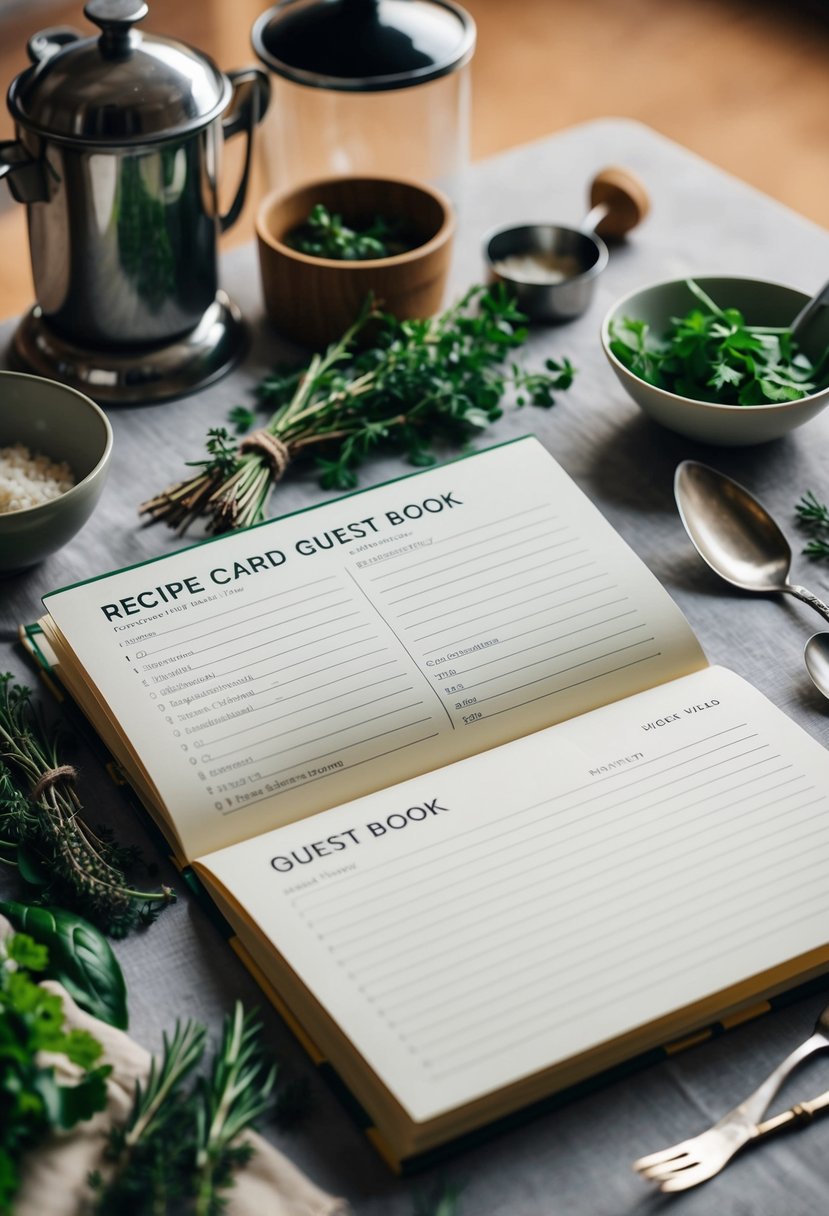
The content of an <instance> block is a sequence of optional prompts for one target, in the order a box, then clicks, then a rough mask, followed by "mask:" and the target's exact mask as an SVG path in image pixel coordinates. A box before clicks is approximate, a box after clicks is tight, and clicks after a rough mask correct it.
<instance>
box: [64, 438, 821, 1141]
mask: <svg viewBox="0 0 829 1216" xmlns="http://www.w3.org/2000/svg"><path fill="white" fill-rule="evenodd" d="M44 602H45V605H46V608H47V612H48V615H47V616H46V617H45V618H44V619H43V621H42V622H41V625H42V627H43V630H44V633H45V636H46V639H47V641H48V645H49V646H50V647H51V649H52V650H53V651H54V659H55V668H56V671H57V674H58V675H59V677H60V679H61V681H62V682H63V684H64V685H65V686H66V687H67V688H68V690H69V691H70V692H71V694H72V695H73V697H74V698H75V699H76V700H77V701H78V703H79V704H80V705H81V707H82V708H83V710H84V711H85V713H86V714H87V716H88V717H89V718H90V719H91V721H92V722H93V724H94V726H95V728H96V730H97V731H98V732H99V733H100V735H101V736H102V737H103V739H104V741H105V742H106V744H107V745H108V747H109V748H110V749H111V751H112V752H113V754H114V755H115V757H116V758H117V759H118V761H119V762H120V764H121V766H122V767H123V769H124V770H125V772H126V774H127V775H128V777H129V779H130V781H131V782H132V784H133V785H134V787H135V789H136V791H137V792H138V794H139V795H140V797H141V799H142V801H143V802H144V804H145V805H146V807H147V809H148V810H149V812H150V813H151V814H152V816H153V817H154V818H155V820H156V822H157V823H158V824H159V825H160V827H161V829H162V830H163V831H164V833H165V834H166V835H167V837H168V839H169V840H170V842H171V844H172V846H173V848H174V850H175V852H176V854H177V856H178V858H179V860H180V861H181V862H182V863H189V864H193V865H194V867H195V869H196V870H197V872H198V874H199V876H200V878H201V879H202V881H203V883H204V884H205V886H206V887H207V888H208V890H209V891H210V893H211V895H212V897H213V898H214V900H215V901H216V903H217V904H218V906H219V907H220V909H221V911H222V912H223V913H224V915H225V917H226V918H227V919H228V920H229V922H230V923H231V925H232V926H233V929H234V931H235V933H236V934H237V935H238V939H239V942H240V943H241V947H242V948H243V950H244V952H245V954H246V956H247V957H248V959H249V960H250V961H251V963H252V965H253V967H254V968H255V969H256V970H257V971H258V972H259V973H260V974H261V975H262V976H263V977H264V980H265V982H266V983H267V984H268V985H269V986H271V987H272V988H273V989H274V990H275V991H276V993H278V996H279V999H280V1000H281V1001H282V1002H283V1003H284V1005H285V1006H287V1008H288V1009H289V1010H290V1011H291V1013H292V1015H293V1017H294V1018H295V1019H296V1021H297V1022H298V1023H299V1024H300V1025H301V1026H302V1027H303V1028H304V1030H305V1032H306V1033H307V1034H308V1035H309V1036H310V1038H311V1039H312V1040H313V1041H314V1042H315V1043H316V1044H317V1045H318V1046H319V1048H320V1050H321V1051H322V1052H324V1053H325V1055H326V1057H327V1058H328V1059H329V1060H330V1061H331V1063H332V1065H333V1067H334V1068H335V1069H336V1071H337V1072H338V1074H339V1075H340V1077H341V1078H342V1079H343V1081H344V1082H345V1084H346V1085H347V1086H348V1087H349V1088H350V1089H351V1090H352V1091H353V1093H354V1094H355V1095H356V1097H357V1098H358V1099H359V1101H360V1103H361V1104H362V1106H363V1107H364V1108H365V1110H366V1111H367V1113H368V1115H369V1116H370V1118H371V1120H372V1122H373V1123H374V1125H375V1127H376V1129H377V1133H376V1134H377V1136H378V1137H379V1138H380V1139H381V1140H382V1143H383V1145H384V1147H385V1150H386V1151H387V1153H388V1155H389V1156H391V1157H392V1158H394V1159H396V1160H403V1159H406V1158H410V1157H413V1156H415V1155H417V1154H420V1153H424V1152H426V1151H428V1150H430V1149H434V1148H435V1147H436V1146H438V1145H441V1144H443V1143H445V1142H447V1141H450V1140H452V1139H454V1138H456V1137H459V1136H461V1135H464V1134H465V1133H468V1132H471V1131H472V1130H474V1129H476V1128H478V1127H480V1126H481V1125H483V1124H485V1123H488V1122H490V1121H492V1120H494V1119H497V1118H500V1117H502V1116H505V1115H508V1114H509V1113H511V1112H514V1111H516V1110H518V1109H519V1108H521V1107H523V1106H524V1105H526V1104H528V1103H530V1102H533V1101H536V1100H538V1099H540V1098H543V1097H545V1096H548V1095H550V1094H552V1093H554V1092H556V1091H558V1090H560V1089H562V1088H564V1087H566V1086H569V1085H572V1084H574V1083H576V1082H578V1081H580V1080H583V1079H584V1078H586V1077H587V1076H589V1075H590V1074H593V1073H596V1072H598V1071H600V1070H602V1069H605V1068H608V1067H610V1066H612V1065H614V1064H617V1063H619V1062H621V1061H622V1060H624V1059H626V1058H629V1057H631V1056H633V1055H637V1054H639V1053H641V1052H643V1051H645V1050H646V1049H648V1048H650V1047H653V1046H655V1045H657V1044H659V1043H662V1042H665V1041H667V1040H668V1039H670V1038H672V1037H676V1036H677V1035H679V1034H684V1033H686V1032H690V1031H692V1030H694V1029H695V1028H697V1027H699V1026H701V1025H703V1024H706V1023H709V1022H711V1021H712V1020H713V1019H714V1018H715V1017H719V1016H724V1015H727V1014H729V1015H730V1014H735V1013H737V1012H739V1011H740V1010H741V1009H744V1008H746V1007H747V1006H748V1005H750V1004H752V1003H754V1002H756V1001H757V999H759V998H766V997H769V996H772V995H774V994H775V993H777V992H780V991H782V990H783V989H785V988H787V987H791V986H792V985H793V984H795V983H797V982H800V981H802V980H805V979H808V978H811V977H812V976H814V975H816V974H818V973H819V972H820V971H821V970H822V969H824V968H826V967H827V966H829V948H828V947H827V940H829V931H827V925H829V887H828V886H827V884H826V882H825V875H826V873H827V869H828V868H829V815H827V810H829V805H827V804H828V803H829V798H827V793H826V791H827V790H829V758H828V757H827V755H826V753H825V752H824V751H823V749H822V748H821V747H820V746H819V745H818V744H817V743H815V742H814V741H813V740H812V739H810V738H809V737H808V736H807V735H806V734H805V732H803V731H802V730H800V728H798V727H797V726H795V725H794V724H793V723H792V722H791V721H789V720H788V719H787V718H786V717H785V716H784V715H783V714H781V713H780V712H779V711H778V710H777V709H775V708H774V707H773V706H772V705H771V704H770V703H769V702H768V701H766V700H765V698H764V697H762V696H761V695H760V694H759V693H758V692H756V691H755V690H754V689H752V688H751V687H750V686H749V685H747V684H746V683H744V682H743V681H742V680H740V679H739V678H738V677H737V676H735V675H733V674H731V673H730V672H727V671H724V670H723V669H720V668H711V667H708V666H707V665H706V660H705V657H704V655H703V653H702V651H701V649H700V647H699V645H698V643H697V642H696V640H695V639H694V636H693V634H692V633H691V631H690V629H689V627H688V625H687V623H686V621H685V620H684V618H683V617H682V615H681V613H680V612H679V610H678V609H677V608H676V606H675V605H674V604H673V602H672V601H671V599H670V598H669V597H668V595H667V593H666V592H665V591H664V590H663V589H662V588H661V587H660V585H659V584H658V583H657V581H656V580H655V579H654V577H653V576H652V575H651V574H650V573H649V571H648V570H647V569H646V568H645V567H644V565H643V564H642V563H641V562H640V561H639V559H638V558H637V557H636V556H635V554H633V553H632V552H631V550H630V549H629V548H628V547H627V546H626V545H625V543H624V542H623V541H622V540H621V538H620V537H619V536H618V535H617V534H616V533H615V532H614V531H613V529H612V528H611V527H610V526H609V525H608V524H607V522H606V521H605V520H604V519H603V518H602V516H601V515H600V514H599V513H598V511H597V510H596V509H595V508H594V507H593V506H592V505H591V503H590V502H589V501H588V500H587V499H586V498H585V497H584V496H583V495H582V493H581V492H580V491H579V490H578V489H577V488H576V486H575V485H574V484H573V483H572V482H571V481H570V480H569V478H568V477H567V476H566V475H565V474H564V473H563V472H562V470H561V469H560V468H559V467H558V465H557V464H556V463H555V461H553V459H552V458H551V457H550V456H549V455H548V454H547V453H546V452H545V451H544V449H543V448H542V447H541V445H540V444H539V443H538V442H537V441H536V440H534V439H531V438H527V439H522V440H518V441H516V442H513V443H510V444H506V445H503V446H501V447H498V448H493V449H490V450H488V451H485V452H482V453H479V454H477V455H475V456H471V457H466V458H464V459H461V460H459V461H455V462H454V463H451V464H447V465H444V466H442V467H440V468H436V469H432V470H429V471H428V472H423V473H418V474H414V475H412V476H411V477H407V478H402V479H400V480H398V481H395V482H391V483H389V484H387V485H383V486H380V487H377V488H375V489H372V490H367V491H364V492H362V493H359V494H354V495H351V496H349V497H347V498H344V499H340V500H337V501H335V502H329V503H327V504H325V505H324V506H320V507H316V508H314V509H312V510H308V511H304V512H300V513H298V514H296V515H292V516H289V517H286V518H284V519H279V520H274V521H272V522H270V523H267V524H264V525H260V526H259V527H257V528H253V529H250V530H248V531H247V532H243V533H239V534H235V535H231V536H228V537H224V538H221V539H219V540H215V541H210V542H207V543H205V544H201V545H197V546H195V547H194V548H191V549H187V550H184V551H182V552H179V553H175V554H173V555H171V556H169V557H163V558H159V559H158V560H156V561H152V562H148V563H145V564H143V565H140V566H136V567H133V568H131V569H127V570H122V571H119V572H117V573H114V574H108V575H105V576H102V577H101V578H98V579H92V580H90V581H88V582H85V583H81V584H79V585H76V586H74V587H69V588H66V589H64V590H62V591H56V592H54V593H52V594H50V595H48V596H46V597H45V601H44ZM772 888H773V890H774V899H773V900H771V899H769V898H768V895H767V892H768V891H769V890H770V889H772ZM608 991H609V992H612V994H613V1000H612V1001H608V1000H606V999H605V994H606V993H607V992H608Z"/></svg>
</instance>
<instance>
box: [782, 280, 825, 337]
mask: <svg viewBox="0 0 829 1216" xmlns="http://www.w3.org/2000/svg"><path fill="white" fill-rule="evenodd" d="M827 307H829V283H824V284H823V286H822V287H821V289H820V291H816V292H815V294H814V295H813V296H812V298H811V300H808V301H807V303H805V304H804V305H803V307H802V308H801V310H800V312H799V313H798V314H797V316H796V317H795V319H794V320H793V321H792V323H791V325H790V326H789V328H790V329H791V331H792V337H793V338H798V339H799V338H800V335H801V334H802V333H803V331H804V329H807V328H808V327H809V326H810V325H811V323H812V321H813V320H814V318H815V317H816V316H817V314H818V313H819V312H820V310H821V309H822V308H827Z"/></svg>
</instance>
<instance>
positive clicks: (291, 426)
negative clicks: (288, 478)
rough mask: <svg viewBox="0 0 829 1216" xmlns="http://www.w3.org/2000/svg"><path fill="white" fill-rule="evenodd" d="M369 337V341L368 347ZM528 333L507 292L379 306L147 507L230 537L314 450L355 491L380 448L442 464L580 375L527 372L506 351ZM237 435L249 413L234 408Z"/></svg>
mask: <svg viewBox="0 0 829 1216" xmlns="http://www.w3.org/2000/svg"><path fill="white" fill-rule="evenodd" d="M365 338H370V341H369V342H368V345H364V346H362V347H361V346H360V340H362V339H365ZM526 338H527V328H526V318H525V317H524V315H523V314H522V313H521V312H520V311H519V310H518V309H517V307H516V305H515V302H514V300H513V299H512V297H511V296H510V295H509V294H508V293H507V292H506V291H505V290H503V289H502V288H501V287H500V286H499V287H497V288H495V289H493V290H491V291H490V290H487V289H485V288H483V287H475V288H472V290H470V291H469V292H467V294H466V295H465V296H464V297H463V299H462V300H460V302H459V303H457V304H455V305H454V306H453V307H451V308H449V309H447V310H446V311H445V312H443V313H441V314H440V315H439V316H436V317H433V318H430V319H427V320H413V321H398V320H396V319H395V318H394V317H391V316H389V315H388V314H386V313H384V312H382V311H380V310H379V309H378V308H377V307H375V306H374V305H373V304H371V302H369V303H368V304H367V305H366V307H365V308H364V309H363V311H362V313H361V314H360V316H359V317H358V318H357V320H356V321H355V322H354V324H353V325H352V326H351V328H350V329H349V330H348V331H347V332H346V333H345V334H344V335H343V336H342V338H341V339H340V340H339V341H338V342H336V343H333V344H332V345H331V346H329V347H328V349H327V350H326V351H325V352H324V353H322V354H317V355H315V356H314V357H313V358H312V359H311V361H310V363H309V364H308V366H307V367H306V368H304V369H302V370H301V371H299V372H296V371H294V372H288V373H285V374H283V373H274V374H273V375H271V376H269V377H267V378H266V379H265V380H264V381H263V382H262V384H261V385H260V386H259V388H258V390H257V395H258V397H259V399H260V402H261V403H262V405H263V406H265V407H267V408H270V409H271V410H273V414H272V416H271V418H270V420H269V421H268V422H267V423H266V425H265V426H264V427H262V428H261V429H260V430H258V431H255V432H253V433H252V434H251V435H249V436H247V437H246V438H245V439H243V440H242V441H241V442H238V441H237V440H235V439H234V438H233V437H232V436H231V435H230V433H229V432H228V431H227V430H226V429H224V428H215V429H213V430H211V431H209V432H208V441H207V458H206V459H201V460H194V461H190V462H189V463H190V464H191V465H193V466H195V467H196V468H197V469H198V470H199V471H198V472H197V473H195V474H194V475H193V476H192V477H190V478H187V479H186V480H184V481H181V482H178V483H177V484H176V485H173V486H170V487H169V489H167V490H164V491H163V492H162V493H161V494H158V495H156V496H155V497H154V498H151V499H149V500H148V501H147V502H145V503H144V504H143V505H142V506H141V508H140V510H141V513H142V514H146V515H149V516H150V518H151V519H152V520H164V521H165V522H166V523H167V524H169V526H170V527H172V528H177V529H178V531H179V532H180V533H182V532H184V531H185V530H186V529H187V527H188V526H189V525H190V524H191V523H193V522H194V521H195V520H197V519H199V518H204V519H206V520H207V523H208V529H209V531H211V532H216V533H218V532H229V531H232V530H233V529H235V528H243V527H247V526H249V525H250V524H255V523H258V522H260V521H261V520H262V519H264V518H265V517H266V509H267V504H268V499H269V497H270V493H271V490H272V488H273V486H274V485H275V484H276V482H278V481H279V480H280V478H281V477H282V476H283V475H284V473H285V471H286V470H287V468H288V467H289V465H290V464H291V463H292V462H293V461H294V460H296V459H297V458H298V457H300V456H307V455H315V456H316V459H317V466H318V469H319V472H320V483H321V485H322V486H323V488H325V489H336V490H350V489H353V488H354V486H356V484H357V472H356V471H357V469H358V468H359V466H360V465H361V464H362V463H363V461H365V460H366V459H367V458H368V457H369V456H371V455H372V454H373V453H374V452H375V451H377V450H378V449H380V448H392V449H394V448H397V449H398V450H402V451H403V452H404V453H405V455H406V456H407V457H408V459H409V461H410V462H411V463H412V464H413V465H416V466H426V465H431V464H434V463H435V460H436V458H435V455H434V453H433V451H432V446H433V444H434V443H435V442H438V441H442V440H448V441H450V442H453V443H462V442H464V441H466V440H467V439H469V438H470V436H472V435H473V434H476V433H479V432H481V431H483V430H484V429H485V428H486V427H488V426H489V425H490V424H491V423H493V422H495V421H496V419H498V418H500V417H501V414H502V402H503V399H504V396H505V394H506V393H507V391H508V390H511V391H512V392H513V393H514V394H515V403H516V405H519V406H520V405H524V404H526V403H527V402H531V403H532V404H533V405H537V406H542V407H545V408H547V407H549V406H551V405H553V403H554V397H553V393H554V391H557V390H561V389H566V388H568V387H569V386H570V384H571V383H572V380H573V375H574V369H573V367H572V365H571V364H570V362H569V360H568V359H562V360H561V361H560V362H559V361H556V360H554V359H548V360H547V361H546V363H545V365H544V368H543V370H541V371H535V372H532V371H527V370H526V369H525V368H523V367H521V366H520V365H519V364H518V363H516V362H514V361H511V360H510V359H509V356H510V354H511V352H512V351H514V350H515V349H516V348H517V347H520V346H522V345H523V343H524V342H525V341H526ZM234 421H235V422H236V423H237V426H239V427H240V429H244V427H245V426H248V425H252V423H253V415H252V413H251V412H250V411H247V410H242V409H239V410H236V411H235V412H234Z"/></svg>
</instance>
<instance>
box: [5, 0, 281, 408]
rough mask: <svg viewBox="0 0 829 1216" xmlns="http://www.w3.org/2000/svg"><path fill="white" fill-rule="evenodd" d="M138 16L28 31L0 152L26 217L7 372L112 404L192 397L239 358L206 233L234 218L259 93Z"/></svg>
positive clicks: (232, 317)
mask: <svg viewBox="0 0 829 1216" xmlns="http://www.w3.org/2000/svg"><path fill="white" fill-rule="evenodd" d="M147 11H148V10H147V5H146V4H145V3H144V2H143V0H89V3H87V5H86V7H85V8H84V13H85V15H86V16H87V17H88V18H89V20H90V21H92V22H93V23H94V24H96V25H97V26H98V27H99V28H100V31H101V33H100V35H99V36H97V37H96V36H93V37H89V38H85V37H83V36H82V35H81V34H79V33H77V32H76V31H74V30H69V29H66V28H56V29H47V30H44V31H42V32H41V33H39V34H36V35H35V36H34V37H33V38H32V39H31V40H30V42H29V46H28V50H29V56H30V58H31V59H32V66H31V67H29V68H27V69H26V70H25V71H24V72H22V73H21V74H20V75H19V76H18V77H16V79H15V80H14V81H13V82H12V85H11V87H10V89H9V93H8V106H9V110H10V111H11V113H12V115H13V117H14V119H15V124H16V135H17V138H16V139H15V140H12V141H7V142H2V143H0V177H6V178H7V180H8V183H9V188H10V190H11V192H12V194H13V195H14V197H15V198H16V199H17V200H18V201H20V202H23V203H25V204H26V205H27V209H28V225H29V245H30V251H31V260H32V271H33V276H34V284H35V294H36V297H37V304H36V305H35V307H34V308H33V309H32V310H31V311H30V312H29V313H28V315H27V316H26V317H24V319H23V321H22V322H21V324H20V326H19V327H18V329H17V332H16V334H15V337H14V340H13V358H14V361H15V362H16V363H17V364H19V365H21V366H22V367H23V368H24V369H26V370H31V371H35V372H37V373H38V374H41V375H46V376H51V377H53V378H55V379H60V380H62V381H64V382H65V383H68V384H71V385H74V386H75V387H77V388H80V389H82V390H83V391H85V392H87V393H89V395H90V396H92V397H94V398H96V399H97V400H99V401H101V402H103V403H113V404H115V403H128V402H134V401H154V400H161V399H163V398H165V397H171V396H177V395H178V394H180V393H184V392H189V391H192V390H193V389H195V388H197V387H199V386H200V385H203V384H204V383H206V382H208V381H210V380H213V379H215V378H217V377H218V376H220V375H222V374H223V373H224V372H225V371H227V370H228V368H229V367H230V366H232V364H233V363H234V362H235V361H236V360H237V359H238V358H239V356H240V355H241V353H242V351H243V349H244V345H245V334H244V327H243V325H242V321H241V317H240V315H239V311H238V309H237V308H236V306H235V305H234V304H233V303H232V302H231V300H230V299H229V298H228V297H227V295H226V294H225V293H224V292H223V291H221V289H220V288H219V284H218V267H217V237H218V234H219V233H220V232H224V231H225V230H226V229H228V228H229V227H230V226H231V224H233V223H234V221H235V220H236V219H237V217H238V215H239V213H240V211H241V209H242V206H243V203H244V199H245V193H246V190H247V183H248V176H249V170H250V163H251V145H252V140H253V131H254V128H255V126H256V125H257V123H258V122H259V121H260V119H261V118H262V116H263V114H264V112H265V109H266V108H267V103H268V97H269V85H268V79H267V76H266V75H265V73H264V72H262V71H260V70H259V69H257V68H247V69H242V70H240V71H235V72H229V73H227V74H225V73H223V72H221V71H219V69H218V68H217V67H216V65H215V64H214V63H213V62H212V61H211V60H210V59H209V58H208V57H207V56H206V55H203V54H201V53H200V52H198V51H196V50H193V49H192V48H190V47H188V46H185V45H183V44H182V43H179V42H175V41H173V40H171V39H168V38H162V37H158V36H155V35H152V34H148V33H144V32H142V31H139V30H138V29H136V28H135V27H136V24H137V23H138V22H140V21H142V20H143V19H144V17H145V16H146V15H147ZM236 134H244V136H245V140H246V148H245V157H244V167H243V170H242V174H241V180H240V182H239V185H238V188H237V190H236V194H235V197H234V198H233V201H232V203H231V204H230V207H229V209H228V210H227V211H226V212H224V213H222V212H221V210H220V205H219V198H218V183H219V176H220V162H221V153H222V145H223V143H224V141H225V140H226V139H228V138H230V137H232V136H234V135H236Z"/></svg>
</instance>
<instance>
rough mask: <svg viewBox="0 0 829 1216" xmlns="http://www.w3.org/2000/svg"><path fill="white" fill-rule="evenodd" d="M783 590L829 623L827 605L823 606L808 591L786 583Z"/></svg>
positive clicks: (821, 601)
mask: <svg viewBox="0 0 829 1216" xmlns="http://www.w3.org/2000/svg"><path fill="white" fill-rule="evenodd" d="M783 590H784V591H788V592H789V594H790V595H794V596H796V598H797V599H799V600H802V601H803V603H804V604H808V605H809V607H810V608H814V610H815V612H819V613H820V615H821V616H822V617H823V619H824V620H825V621H829V604H824V602H823V600H820V599H818V597H817V596H816V595H813V594H812V592H811V591H808V590H807V589H806V588H805V587H799V586H798V585H797V584H796V583H786V586H785V587H784V588H783Z"/></svg>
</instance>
